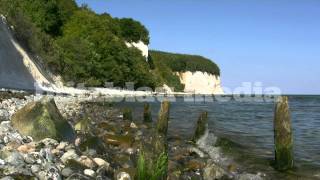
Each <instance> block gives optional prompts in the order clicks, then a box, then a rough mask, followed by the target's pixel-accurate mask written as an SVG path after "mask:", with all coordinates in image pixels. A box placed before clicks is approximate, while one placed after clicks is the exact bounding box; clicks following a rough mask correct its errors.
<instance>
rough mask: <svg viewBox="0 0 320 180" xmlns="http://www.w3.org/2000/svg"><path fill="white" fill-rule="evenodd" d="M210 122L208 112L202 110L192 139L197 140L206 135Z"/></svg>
mask: <svg viewBox="0 0 320 180" xmlns="http://www.w3.org/2000/svg"><path fill="white" fill-rule="evenodd" d="M207 123H208V112H202V113H201V115H200V117H199V119H198V121H197V125H196V130H195V132H194V135H193V138H192V141H193V142H195V143H196V142H197V141H198V140H199V139H200V138H201V137H202V136H204V135H205V133H206V130H207Z"/></svg>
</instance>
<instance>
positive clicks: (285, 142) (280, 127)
mask: <svg viewBox="0 0 320 180" xmlns="http://www.w3.org/2000/svg"><path fill="white" fill-rule="evenodd" d="M274 143H275V168H276V169H277V170H279V171H286V170H289V169H292V168H293V138H292V128H291V120H290V112H289V105H288V97H286V96H281V97H279V98H278V99H277V102H276V107H275V115H274Z"/></svg>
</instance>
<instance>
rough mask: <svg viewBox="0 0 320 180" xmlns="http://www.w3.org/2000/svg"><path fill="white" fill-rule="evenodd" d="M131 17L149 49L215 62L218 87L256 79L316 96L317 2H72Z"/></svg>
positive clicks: (319, 60) (319, 74) (319, 86)
mask: <svg viewBox="0 0 320 180" xmlns="http://www.w3.org/2000/svg"><path fill="white" fill-rule="evenodd" d="M77 2H78V3H79V4H81V3H86V4H88V5H89V7H90V8H92V9H93V10H95V11H96V12H98V13H102V12H108V13H109V14H111V15H112V16H114V17H132V18H134V19H136V20H139V21H141V22H142V23H143V24H144V25H145V26H146V27H147V28H148V29H149V31H150V35H151V44H150V48H151V49H156V50H162V51H169V52H179V53H188V54H198V55H202V56H205V57H208V58H210V59H212V60H213V61H215V62H216V63H217V64H218V65H219V66H220V68H221V71H222V83H223V86H226V87H229V88H235V87H238V86H241V83H242V82H257V81H259V82H262V83H263V86H264V87H269V86H276V87H279V88H281V90H282V91H283V92H284V93H290V94H320V21H319V19H320V1H319V0H264V1H262V0H197V1H195V0H174V1H173V0H77Z"/></svg>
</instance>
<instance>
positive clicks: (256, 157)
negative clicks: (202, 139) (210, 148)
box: [121, 96, 320, 177]
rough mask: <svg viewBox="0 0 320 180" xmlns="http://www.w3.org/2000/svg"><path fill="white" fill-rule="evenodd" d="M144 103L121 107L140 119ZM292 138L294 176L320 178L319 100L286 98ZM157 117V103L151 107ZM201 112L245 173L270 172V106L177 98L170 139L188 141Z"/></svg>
mask: <svg viewBox="0 0 320 180" xmlns="http://www.w3.org/2000/svg"><path fill="white" fill-rule="evenodd" d="M142 104H143V103H121V106H133V107H135V108H134V109H135V112H136V113H135V115H136V118H137V119H141V112H142ZM289 105H290V110H291V117H292V126H293V134H294V154H295V166H296V167H297V168H296V169H295V170H294V172H295V173H298V174H303V175H307V176H309V177H316V176H315V175H317V174H318V175H320V96H289ZM151 106H152V109H153V115H154V117H156V115H157V111H158V109H159V103H151ZM202 111H207V112H208V113H209V121H208V122H209V124H208V127H209V130H210V132H211V133H214V134H215V135H216V136H218V137H220V138H226V139H227V140H228V141H230V142H232V143H229V144H230V145H231V146H233V149H234V151H232V152H229V154H230V155H231V156H232V157H233V158H234V159H235V160H238V161H240V162H239V163H242V164H244V165H245V166H244V167H246V168H245V170H246V171H253V172H254V170H257V171H258V170H259V171H263V170H264V171H270V172H267V173H273V170H272V168H270V166H269V162H270V161H271V160H272V159H273V157H274V152H273V143H274V142H273V138H274V137H273V113H274V103H273V102H253V101H250V102H239V101H235V100H233V101H228V102H217V101H215V102H206V103H204V102H185V101H184V100H183V99H182V98H178V99H177V101H176V102H173V103H172V104H171V109H170V120H171V122H170V123H169V137H170V136H177V135H178V136H180V137H183V138H185V139H188V138H191V136H192V134H193V131H194V126H195V123H196V120H197V118H198V116H199V115H200V113H201V112H202ZM226 154H227V152H226Z"/></svg>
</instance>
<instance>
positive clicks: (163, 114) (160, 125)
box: [157, 101, 170, 136]
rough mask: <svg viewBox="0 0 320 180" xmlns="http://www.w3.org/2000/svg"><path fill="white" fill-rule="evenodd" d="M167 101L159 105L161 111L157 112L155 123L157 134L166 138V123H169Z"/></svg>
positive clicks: (168, 104) (168, 105)
mask: <svg viewBox="0 0 320 180" xmlns="http://www.w3.org/2000/svg"><path fill="white" fill-rule="evenodd" d="M169 109H170V103H169V101H163V102H162V103H161V109H160V112H159V117H158V122H157V132H158V133H159V134H160V135H164V136H167V131H168V121H169Z"/></svg>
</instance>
